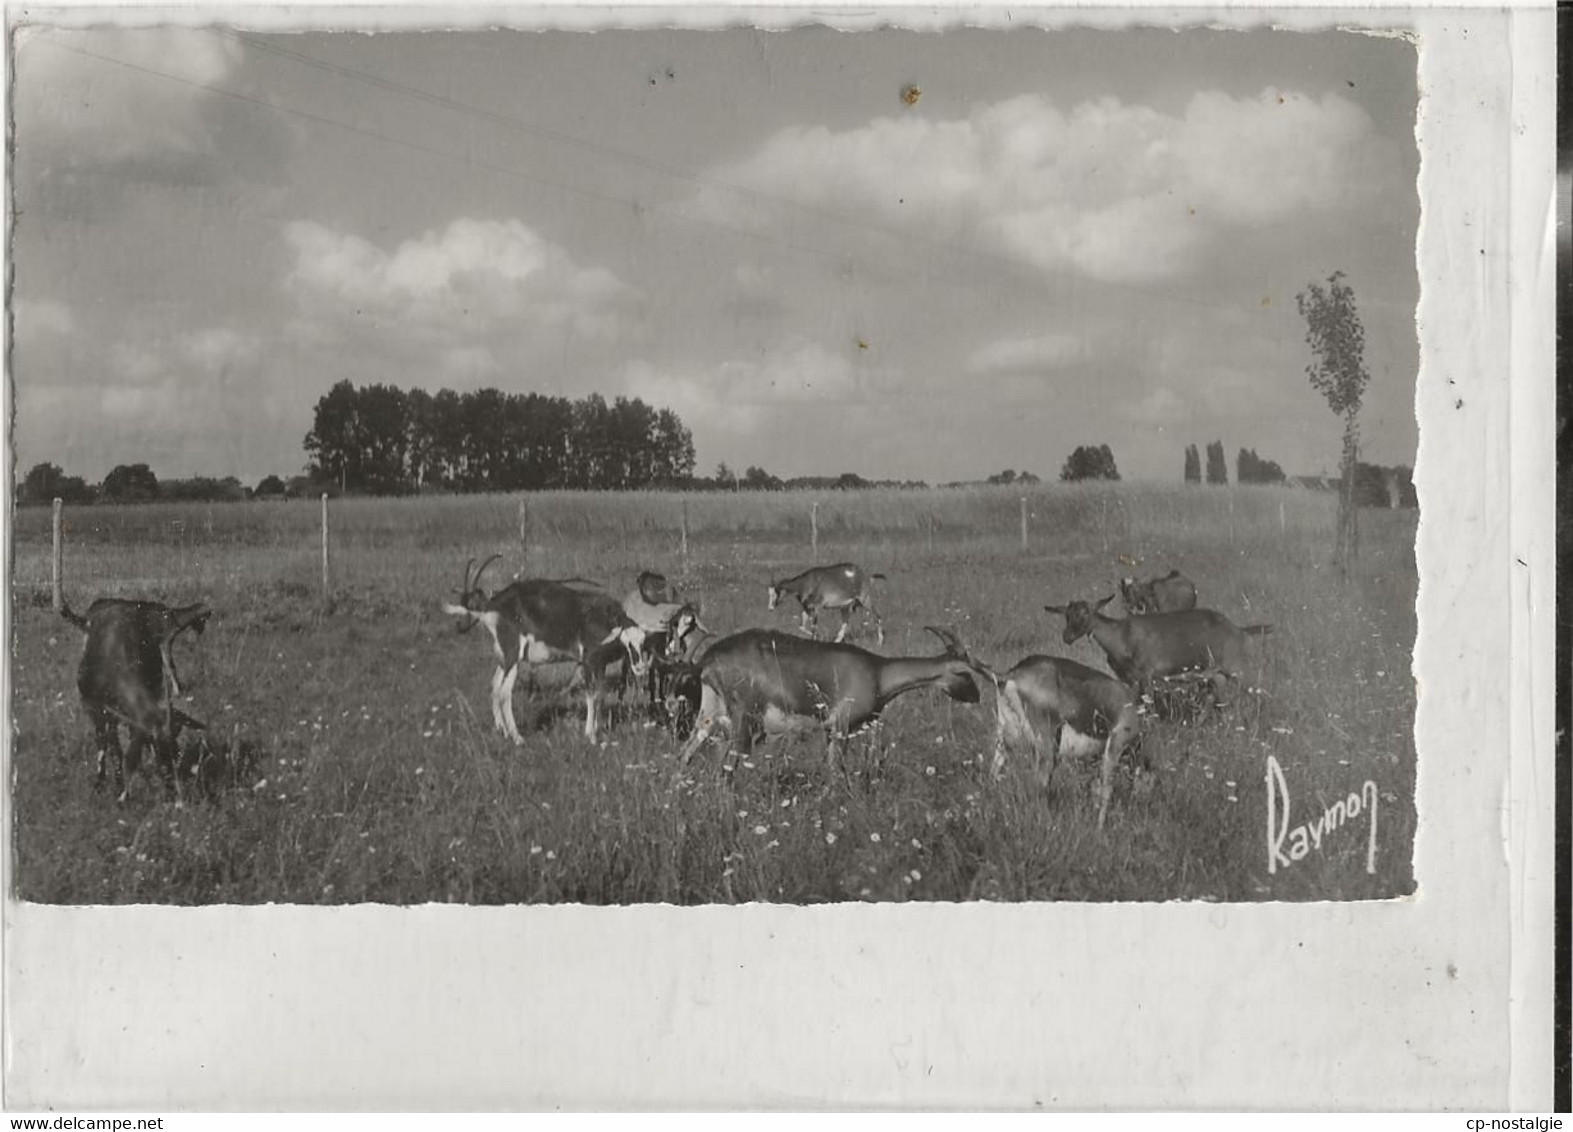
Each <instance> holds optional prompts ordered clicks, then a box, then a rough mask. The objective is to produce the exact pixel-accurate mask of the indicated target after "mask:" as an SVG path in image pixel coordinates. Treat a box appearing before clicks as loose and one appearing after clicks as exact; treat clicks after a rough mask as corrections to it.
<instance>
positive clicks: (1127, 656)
mask: <svg viewBox="0 0 1573 1132" xmlns="http://www.w3.org/2000/svg"><path fill="white" fill-rule="evenodd" d="M1113 600H1114V595H1113V594H1110V595H1109V596H1108V597H1106V598H1104V599H1103V600H1102V601H1100V602H1098V604H1097V605H1096V606H1090V605H1088V604H1087V603H1086V602H1085V601H1073V602H1071V603H1070V604H1069V605H1068V606H1063V607H1062V606H1058V605H1045V606H1044V607H1043V608H1044V609H1046V610H1048V611H1049V612H1050V613H1058V614H1060V615H1061V616H1063V617H1064V618H1065V633H1064V640H1065V643H1066V644H1067V645H1069V644H1074V643H1075V642H1077V641H1079V640H1080V639H1081V638H1083V637H1089V636H1090V637H1091V638H1092V639H1093V640H1095V641H1097V642H1098V645H1099V647H1100V648H1102V649H1103V652H1104V655H1105V656H1107V657H1108V660H1109V667H1110V668H1111V669H1112V670H1113V671H1114V674H1115V675H1116V676H1118V677H1119V678H1120V679H1121V680H1123V681H1124V682H1125V683H1127V684H1129V685H1130V686H1131V687H1132V688H1133V689H1135V690H1136V692H1137V693H1138V694H1140V693H1141V692H1144V691H1146V690H1147V689H1148V688H1149V687H1151V685H1152V683H1153V681H1154V680H1160V679H1164V678H1166V677H1174V676H1182V675H1183V676H1189V677H1193V678H1194V677H1204V678H1206V679H1207V680H1209V681H1210V682H1211V683H1212V685H1213V690H1214V693H1215V694H1216V695H1218V696H1221V695H1222V694H1223V688H1224V684H1225V682H1226V681H1227V680H1228V679H1231V678H1238V677H1239V676H1240V675H1241V674H1242V673H1243V672H1244V671H1245V668H1246V662H1247V660H1248V655H1247V649H1246V643H1245V638H1246V637H1247V636H1255V635H1261V634H1265V633H1271V632H1272V631H1273V627H1272V626H1271V625H1242V626H1236V625H1235V624H1234V623H1233V622H1232V621H1230V620H1229V619H1228V618H1227V617H1225V616H1224V615H1223V614H1221V613H1217V612H1215V611H1213V610H1211V609H1187V610H1181V611H1179V612H1176V613H1150V614H1147V615H1145V616H1139V617H1127V618H1125V619H1124V620H1117V619H1115V618H1113V617H1105V616H1104V615H1103V613H1102V612H1101V610H1102V609H1103V607H1104V606H1105V605H1108V604H1109V602H1111V601H1113Z"/></svg>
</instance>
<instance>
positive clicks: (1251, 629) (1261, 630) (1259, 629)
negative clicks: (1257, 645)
mask: <svg viewBox="0 0 1573 1132" xmlns="http://www.w3.org/2000/svg"><path fill="white" fill-rule="evenodd" d="M1272 631H1273V627H1272V626H1271V625H1241V626H1240V632H1242V633H1249V634H1250V635H1251V636H1253V637H1265V636H1267V634H1269V633H1271V632H1272Z"/></svg>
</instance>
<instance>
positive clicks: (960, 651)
mask: <svg viewBox="0 0 1573 1132" xmlns="http://www.w3.org/2000/svg"><path fill="white" fill-rule="evenodd" d="M923 628H925V629H927V630H928V631H929V632H930V633H933V634H934V635H935V636H936V637H938V638H939V639H940V642H941V643H942V644H944V646H945V648H946V649H947V650H948V651H949V652H951V653H952V654H954V655H955V656H958V657H960V658H962V659H963V660H968V659H971V658H970V657H968V656H967V650H966V649H965V648H964V647H963V646H962V644H961V638H959V637H957V636H956V633H955V630H953V629H946V628H941V627H940V626H938V625H925V626H923Z"/></svg>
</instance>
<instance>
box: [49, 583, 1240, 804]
mask: <svg viewBox="0 0 1573 1132" xmlns="http://www.w3.org/2000/svg"><path fill="white" fill-rule="evenodd" d="M498 557H500V556H498V555H493V556H492V557H491V558H489V559H487V560H486V561H485V562H483V563H482V564H481V566H480V568H479V569H474V560H473V559H471V560H470V562H469V563H468V564H466V566H465V571H464V584H463V586H462V587H461V588H460V590H459V593H458V595H457V598H458V600H457V601H448V602H444V603H443V605H442V608H443V611H444V612H445V613H448V614H452V615H454V616H457V617H460V618H462V620H461V622H460V625H459V629H460V631H468V630H470V629H472V628H474V627H475V626H476V625H482V626H484V627H485V628H486V631H487V634H488V636H489V637H490V638H491V643H492V646H493V649H494V652H495V654H496V659H497V667H496V670H495V672H494V673H493V674H492V682H491V700H492V719H493V722H494V724H495V725H496V728H497V730H498V731H500V732H502V733H503V734H504V735H506V736H508V737H509V738H510V739H512V740H513V741H514V742H515V743H518V744H522V743H523V742H524V739H523V737H522V735H521V734H520V732H519V727H518V722H517V720H516V718H515V716H514V710H513V692H514V684H515V681H516V679H517V677H518V675H519V672H520V670H521V669H523V670H524V671H525V672H526V674H527V681H529V682H531V683H533V672H534V667H535V666H537V665H542V664H552V663H559V662H570V663H572V664H574V665H575V675H574V686H575V687H577V688H578V689H579V690H580V691H582V693H583V696H584V704H585V722H584V730H585V734H586V736H588V737H589V738H590V739H592V740H593V739H595V738H596V737H597V735H598V733H599V731H600V727H601V718H600V716H601V701H602V698H603V696H604V695H605V694H606V693H607V691H608V686H609V682H610V680H611V678H612V674H613V672H614V670H615V671H616V673H617V677H618V679H619V680H620V682H621V686H622V687H623V688H624V689H625V690H626V689H627V687H629V686H630V684H632V683H633V682H635V681H637V682H640V683H641V685H642V687H643V689H644V693H645V695H646V696H647V697H648V700H649V706H650V709H651V711H652V712H653V713H654V714H655V715H656V716H657V717H658V718H659V719H661V720H663V721H665V722H667V723H668V724H669V725H670V726H671V727H672V728H673V730H674V732H675V733H676V734H677V736H678V738H679V739H681V740H682V741H683V746H682V750H681V756H680V757H681V761H682V764H683V765H684V766H685V767H686V766H687V765H688V764H689V763H690V762H691V760H692V759H693V757H694V755H695V754H696V753H697V752H698V751H699V750H700V749H701V748H702V747H703V746H704V745H705V743H706V742H707V741H709V740H710V739H711V738H712V737H713V736H716V735H718V734H729V735H730V737H731V739H732V741H733V743H734V744H735V745H736V747H737V749H738V750H739V751H740V752H742V753H744V754H746V753H747V752H749V751H751V750H752V749H753V747H754V744H755V743H756V742H758V741H759V740H760V739H761V738H763V737H765V736H767V735H772V734H779V733H782V732H788V731H796V730H800V729H803V728H817V729H823V730H824V731H825V732H826V733H827V741H828V759H829V762H830V764H831V765H832V766H834V765H835V764H836V763H837V762H838V760H839V759H840V756H841V753H842V749H843V746H844V744H845V742H846V740H847V738H848V737H849V736H851V735H853V734H854V733H856V732H858V731H859V730H861V729H862V728H864V727H865V726H866V725H867V724H869V723H871V722H872V721H874V720H876V719H877V718H878V717H879V715H880V713H881V712H882V711H883V710H884V709H885V707H886V706H887V705H889V704H890V702H891V701H892V700H894V699H895V698H896V697H897V696H900V695H901V694H903V693H904V692H909V691H912V690H914V689H916V688H923V687H929V686H936V687H938V688H940V689H941V690H942V691H944V692H945V694H946V695H948V696H949V697H950V698H951V699H953V700H957V701H959V702H962V703H977V702H979V700H980V699H981V695H980V691H979V683H978V680H979V678H982V679H983V680H984V681H986V682H987V683H989V684H991V685H992V686H993V687H994V689H995V692H996V696H995V703H996V723H997V728H996V741H995V748H994V755H993V762H992V770H993V772H994V773H998V772H999V771H1000V769H1001V768H1002V766H1003V764H1004V761H1005V759H1006V757H1007V754H1008V752H1010V751H1012V750H1020V749H1023V748H1025V749H1026V750H1027V751H1029V752H1030V753H1031V755H1032V757H1033V760H1034V766H1035V767H1036V769H1037V772H1038V774H1039V776H1040V778H1042V779H1043V780H1044V781H1047V779H1048V777H1049V775H1051V774H1052V773H1053V771H1054V769H1055V767H1056V766H1057V764H1058V762H1059V759H1060V758H1061V757H1062V756H1067V755H1070V756H1080V755H1085V754H1093V753H1094V752H1096V753H1098V754H1100V755H1101V777H1100V779H1099V783H1098V798H1099V805H1098V825H1099V828H1102V826H1103V825H1104V821H1105V819H1106V817H1107V814H1108V807H1109V800H1110V796H1111V793H1112V785H1113V774H1114V769H1115V766H1116V764H1117V763H1118V762H1119V761H1120V760H1121V759H1122V758H1123V757H1125V756H1127V755H1129V756H1130V757H1131V759H1132V760H1133V761H1134V763H1135V764H1136V765H1135V767H1134V769H1135V771H1136V772H1137V773H1138V774H1139V773H1141V772H1142V771H1144V770H1145V771H1150V770H1151V766H1150V760H1149V759H1146V758H1144V757H1143V756H1142V753H1141V743H1140V739H1141V721H1140V717H1141V715H1142V714H1143V705H1144V703H1147V702H1152V696H1153V695H1154V694H1158V693H1161V692H1163V691H1165V690H1170V689H1172V688H1173V687H1174V686H1175V685H1176V684H1179V685H1183V686H1186V687H1197V686H1200V687H1202V688H1204V689H1206V690H1209V691H1211V692H1212V699H1213V702H1214V703H1215V704H1219V703H1221V702H1222V697H1223V693H1224V692H1225V689H1226V686H1227V685H1228V683H1229V682H1231V681H1237V680H1239V679H1240V677H1241V676H1242V674H1243V673H1244V672H1245V670H1246V662H1247V646H1246V637H1247V636H1248V635H1253V634H1261V633H1266V632H1269V631H1270V626H1267V625H1247V626H1236V625H1234V624H1233V623H1232V622H1231V621H1230V620H1229V619H1228V618H1227V617H1225V616H1224V615H1223V614H1221V613H1217V612H1214V611H1212V610H1207V609H1199V608H1197V605H1196V587H1195V585H1194V584H1192V583H1191V582H1190V581H1189V580H1188V579H1187V578H1185V577H1184V576H1183V575H1181V574H1180V573H1179V572H1178V571H1171V572H1170V573H1169V574H1168V576H1166V577H1162V578H1156V579H1151V580H1148V581H1145V582H1138V581H1136V580H1135V579H1133V578H1126V579H1124V580H1123V581H1122V582H1121V583H1120V588H1119V596H1120V597H1121V598H1122V601H1123V604H1124V607H1125V612H1126V616H1125V617H1123V618H1114V617H1110V616H1107V615H1106V614H1105V613H1104V612H1103V611H1104V607H1105V606H1107V605H1108V604H1109V603H1110V602H1111V601H1113V600H1114V598H1115V596H1116V595H1114V594H1111V595H1110V596H1109V597H1106V598H1104V599H1103V600H1101V601H1099V602H1097V603H1096V604H1089V603H1087V602H1085V601H1074V602H1071V603H1070V604H1069V605H1067V606H1064V607H1060V606H1045V607H1044V608H1045V609H1046V610H1048V611H1050V612H1053V613H1057V614H1059V615H1061V616H1062V617H1063V618H1064V621H1065V631H1064V634H1063V638H1064V641H1065V643H1066V644H1067V645H1070V644H1073V643H1074V642H1076V641H1077V640H1080V639H1081V638H1082V637H1090V638H1092V640H1093V641H1095V642H1096V643H1097V644H1098V646H1099V647H1100V648H1101V649H1102V650H1103V653H1104V655H1105V656H1106V658H1107V660H1108V664H1109V668H1110V670H1111V672H1112V675H1111V674H1110V673H1107V672H1100V671H1098V670H1096V669H1094V668H1091V667H1089V666H1087V665H1084V664H1081V663H1079V662H1077V661H1074V660H1071V659H1069V658H1066V657H1057V656H1043V655H1034V656H1028V657H1026V658H1025V659H1023V660H1021V661H1019V662H1018V663H1017V664H1016V665H1014V666H1013V667H1012V668H1010V669H1008V670H1005V671H999V670H996V669H995V668H993V667H991V666H990V665H988V664H987V663H985V662H983V661H981V660H979V659H978V658H976V657H975V656H973V655H972V654H971V653H970V652H969V651H968V649H967V647H966V645H965V644H963V642H962V641H961V640H960V639H959V638H958V637H957V635H956V633H955V632H954V631H953V630H952V629H949V628H945V627H940V626H927V627H926V628H927V631H928V632H930V633H932V634H933V635H934V636H935V637H936V638H937V639H938V640H939V642H940V644H941V645H942V646H943V651H941V652H940V653H938V654H937V655H933V656H901V657H889V656H882V655H880V654H878V653H875V652H872V651H870V650H868V649H864V648H861V647H859V646H857V645H853V644H849V643H847V642H846V637H847V634H848V632H849V631H850V629H851V624H852V621H851V619H852V615H853V613H854V612H855V611H857V610H862V611H864V613H865V614H866V615H867V616H868V617H869V618H871V619H872V620H873V623H874V625H875V629H876V632H877V635H878V638H879V642H880V643H881V644H883V643H884V636H885V634H884V624H883V621H882V619H881V618H880V615H879V613H878V611H877V610H876V608H875V605H874V601H873V593H872V588H871V579H876V578H883V575H881V574H871V573H868V572H865V571H864V570H863V569H861V568H860V567H858V566H856V565H853V564H852V563H840V564H838V565H834V566H822V567H816V568H814V569H811V570H806V571H804V572H803V573H801V574H798V575H796V576H794V577H791V578H786V579H783V580H781V581H778V582H773V583H771V584H770V586H769V591H768V592H769V608H770V609H772V610H774V609H776V608H777V606H778V604H779V603H780V602H781V601H782V599H784V598H786V597H788V596H790V597H793V598H795V599H796V600H797V602H798V603H799V606H800V607H801V612H802V619H801V623H800V626H799V629H800V632H799V633H796V634H794V633H787V632H779V631H776V630H771V629H757V628H754V629H744V630H742V631H740V632H736V633H732V634H730V635H728V636H719V635H717V634H714V633H712V632H710V630H709V629H707V628H706V627H705V626H704V624H703V623H702V622H701V621H700V607H699V605H698V604H697V603H695V602H689V601H680V600H677V599H676V598H675V597H674V595H673V594H672V592H671V590H670V588H669V586H668V583H667V580H666V579H665V578H664V577H662V576H661V575H659V574H656V573H652V572H649V571H646V572H644V573H642V574H641V575H640V576H639V578H638V581H637V585H636V586H635V588H634V590H633V591H632V592H630V593H629V594H628V595H627V596H626V597H624V598H621V599H619V598H618V597H616V596H615V595H613V594H611V593H609V592H608V591H607V590H606V589H604V588H603V587H602V586H600V585H599V584H597V583H594V582H589V581H585V580H584V579H579V578H568V579H539V578H538V579H525V580H518V581H514V582H511V583H510V584H508V585H506V586H504V587H503V588H502V589H499V590H496V591H494V592H487V591H486V590H484V589H483V588H482V587H481V577H482V575H483V574H484V573H485V571H486V569H487V568H488V567H489V566H490V565H491V563H492V562H494V561H496V559H497V558H498ZM60 608H61V613H62V614H63V615H64V616H65V618H66V619H67V620H68V621H70V622H71V623H72V624H74V625H76V626H77V627H78V628H80V629H81V630H82V631H83V633H84V634H85V636H86V643H85V646H84V649H83V654H82V659H81V663H80V665H79V667H78V672H77V689H78V691H79V692H80V694H81V697H82V703H83V706H84V709H85V710H86V713H87V715H88V717H89V719H90V720H91V722H92V724H93V730H94V740H95V744H96V747H97V754H98V775H97V782H98V784H100V785H101V784H102V783H103V780H104V775H105V769H106V764H108V763H112V764H113V766H114V773H115V785H116V787H117V789H118V791H119V797H120V799H121V800H122V801H123V800H124V799H125V797H126V792H127V786H126V778H125V773H126V770H127V769H128V768H129V769H130V770H131V771H132V772H135V771H136V769H137V768H138V765H139V763H140V761H141V756H142V754H143V752H144V751H145V750H146V749H148V748H149V747H151V748H152V749H153V750H154V752H155V755H156V759H157V762H158V765H159V767H160V769H161V771H162V772H163V774H164V776H165V778H166V782H167V784H168V787H169V788H170V789H171V790H173V791H174V792H175V793H176V796H177V797H179V794H180V785H179V778H180V775H181V773H182V772H183V770H184V769H185V768H184V767H183V764H182V760H181V755H180V751H179V747H178V742H177V740H178V739H179V736H180V733H181V732H182V731H183V730H192V731H201V730H203V725H202V724H201V723H200V722H198V721H197V720H195V719H193V718H192V717H190V716H188V715H186V714H185V713H184V712H182V711H180V710H179V709H177V708H176V707H175V705H174V700H175V697H176V696H178V695H179V694H180V689H179V681H178V677H177V674H176V671H175V665H174V655H173V649H172V646H173V644H174V642H175V640H176V639H177V638H178V637H179V636H180V635H181V634H183V633H186V632H188V631H189V632H193V633H196V634H201V633H202V631H203V629H204V628H205V626H206V624H207V621H208V619H209V617H210V616H211V610H210V609H209V608H208V606H207V605H205V604H201V603H198V604H195V605H189V606H184V607H179V608H172V607H169V606H165V605H162V604H160V603H157V602H150V601H133V600H125V599H118V598H105V599H100V600H98V601H95V602H94V603H93V605H92V606H91V607H90V608H89V609H88V611H87V613H86V615H85V616H79V615H77V614H76V613H74V612H72V611H71V609H70V608H69V607H68V606H65V605H64V604H62V605H61V607H60ZM821 610H831V611H839V612H840V613H841V627H840V630H839V631H838V632H837V634H836V636H835V639H834V640H832V641H825V640H820V639H819V638H818V635H817V627H818V615H819V612H820V611H821ZM121 726H124V727H125V728H126V729H127V731H128V734H129V745H128V747H127V749H126V750H125V751H124V752H122V749H121V745H120V728H121ZM1045 755H1047V766H1046V767H1045ZM193 773H194V771H193Z"/></svg>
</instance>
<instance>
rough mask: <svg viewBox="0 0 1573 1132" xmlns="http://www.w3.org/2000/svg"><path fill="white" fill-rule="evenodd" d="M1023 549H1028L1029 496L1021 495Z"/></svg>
mask: <svg viewBox="0 0 1573 1132" xmlns="http://www.w3.org/2000/svg"><path fill="white" fill-rule="evenodd" d="M1021 549H1023V550H1026V549H1027V497H1026V496H1025V495H1023V496H1022V497H1021Z"/></svg>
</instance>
